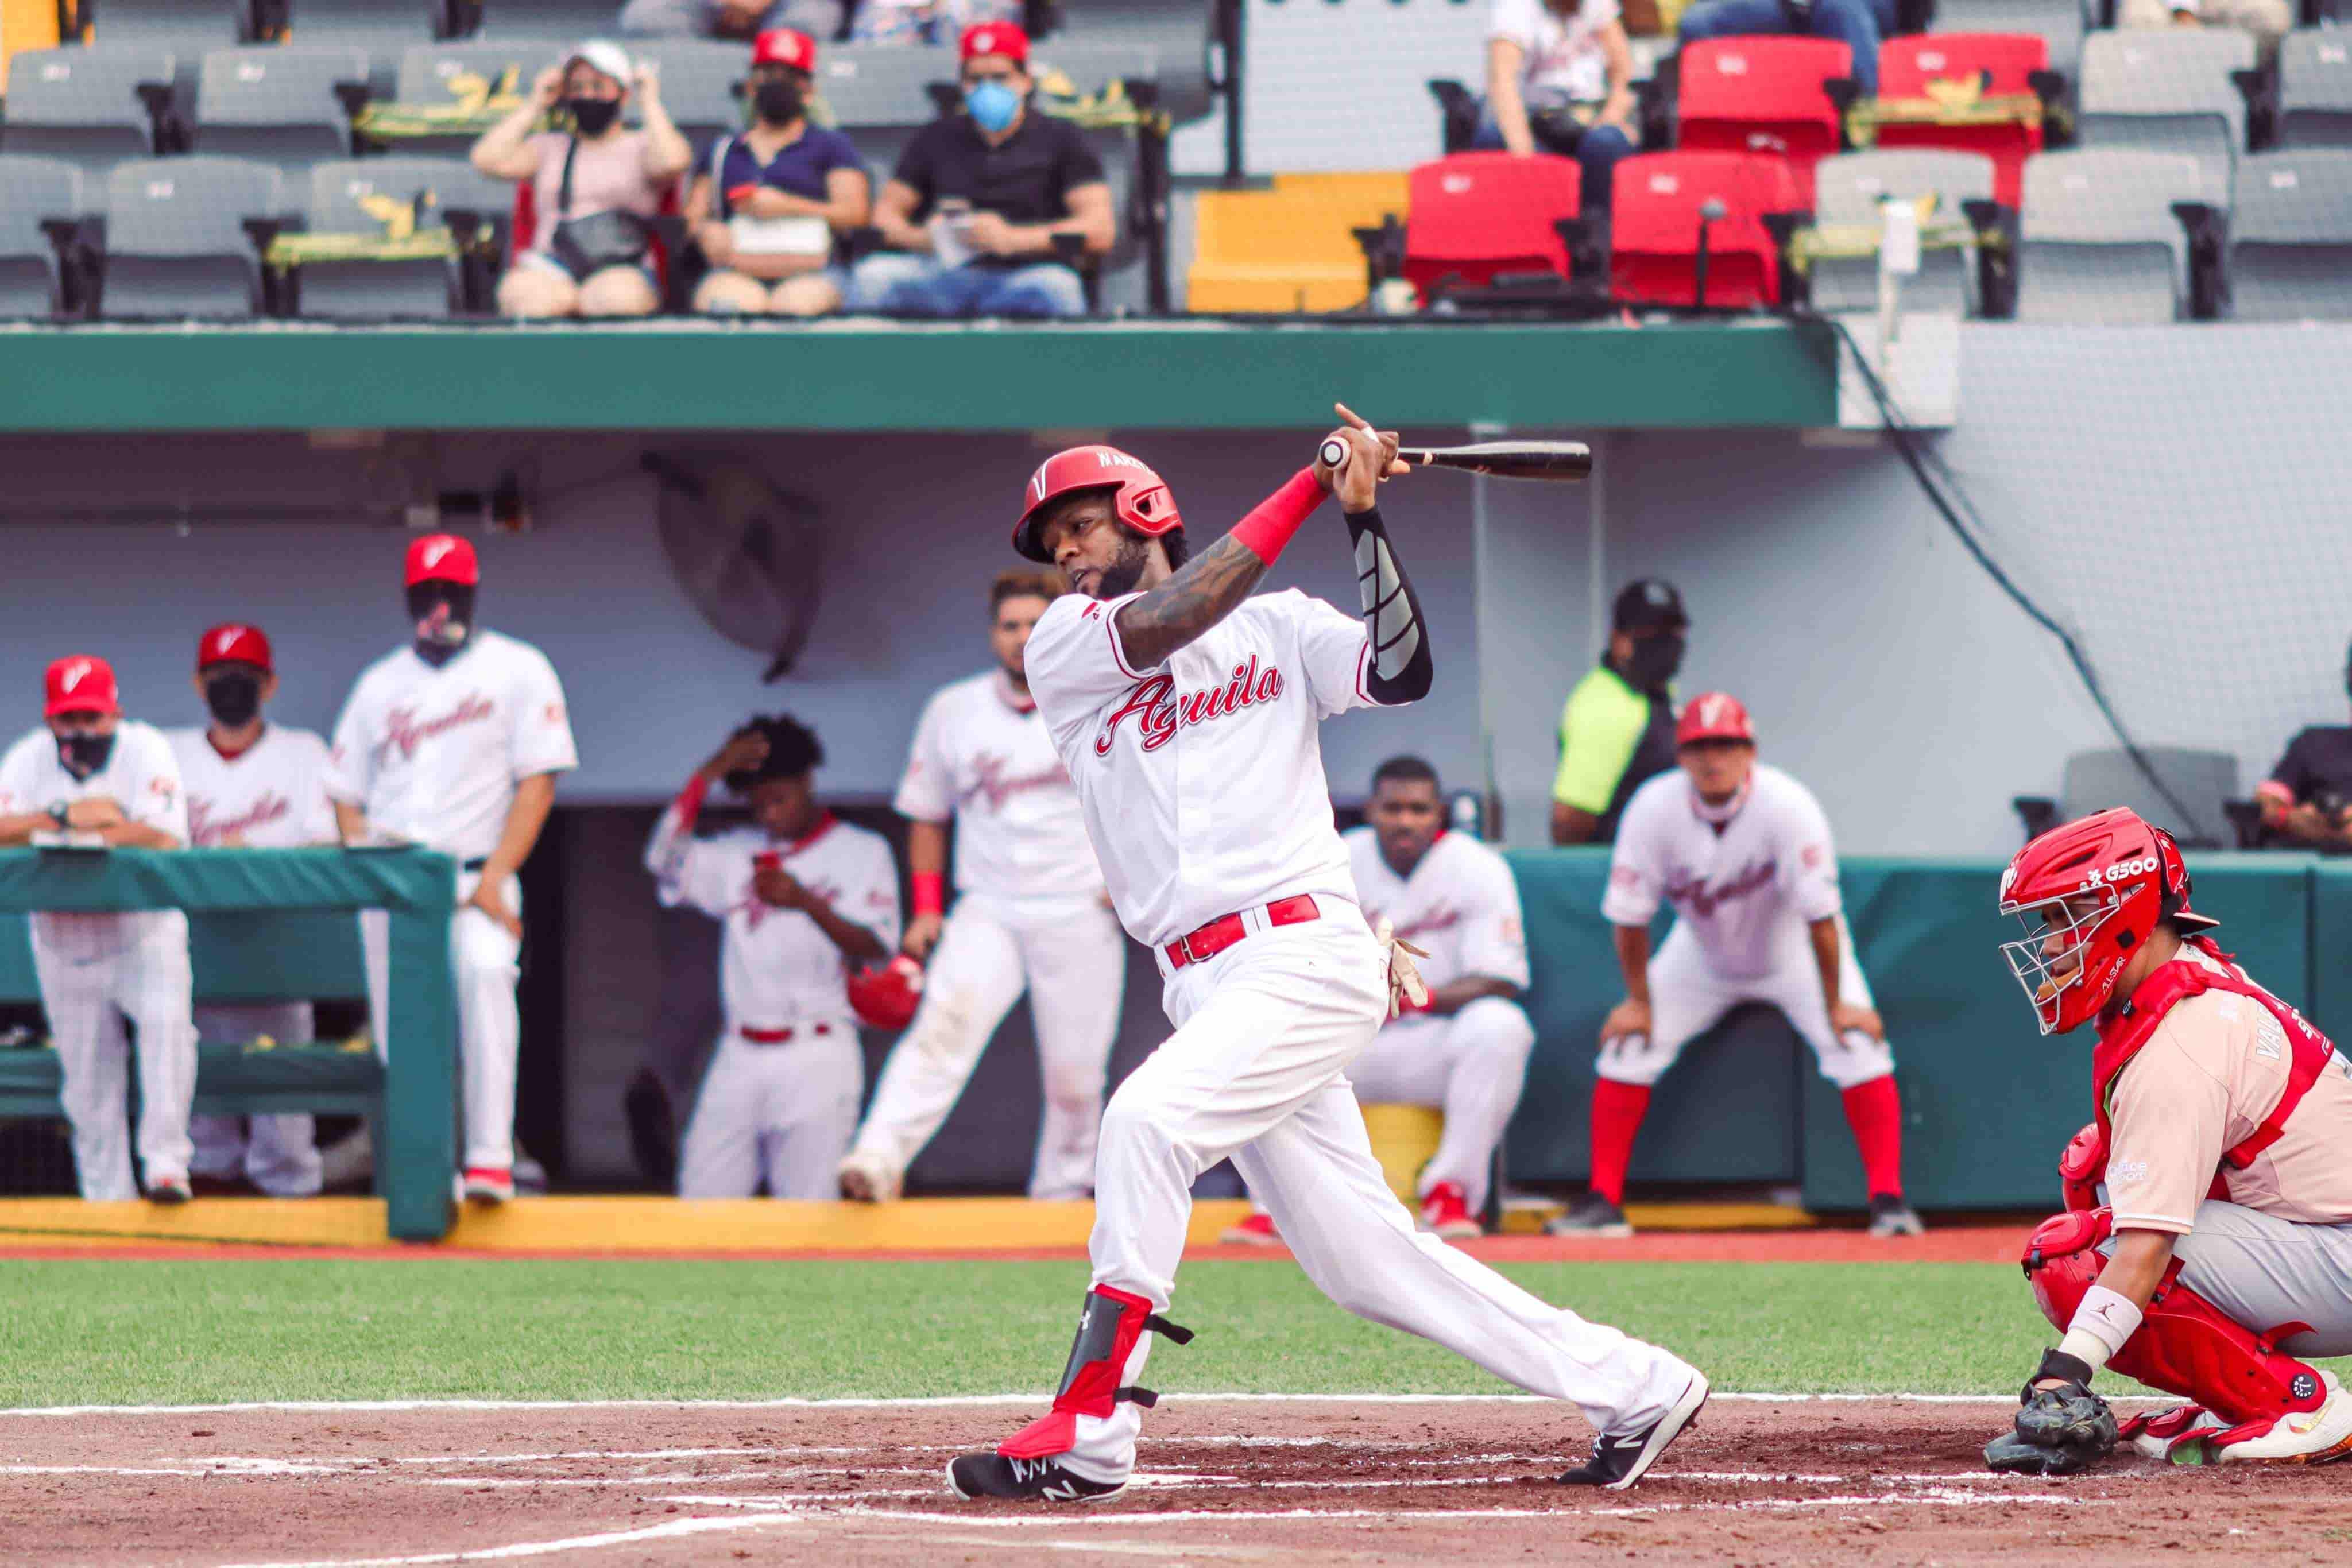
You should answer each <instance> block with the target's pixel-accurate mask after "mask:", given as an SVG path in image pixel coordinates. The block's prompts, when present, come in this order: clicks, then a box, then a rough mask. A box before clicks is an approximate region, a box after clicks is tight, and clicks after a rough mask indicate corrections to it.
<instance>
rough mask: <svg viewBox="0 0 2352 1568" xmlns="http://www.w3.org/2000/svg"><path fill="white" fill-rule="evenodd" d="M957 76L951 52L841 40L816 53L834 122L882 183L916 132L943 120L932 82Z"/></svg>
mask: <svg viewBox="0 0 2352 1568" xmlns="http://www.w3.org/2000/svg"><path fill="white" fill-rule="evenodd" d="M955 75H956V59H955V55H954V52H953V51H952V50H939V49H910V48H906V47H900V46H898V45H895V44H837V45H835V46H834V47H832V48H829V49H825V50H824V51H822V52H821V53H819V55H818V56H817V61H816V91H817V97H818V99H819V100H820V102H821V104H822V106H823V108H824V110H825V112H826V113H827V114H828V115H830V116H831V118H832V120H833V122H834V123H835V125H838V126H839V127H840V128H841V129H842V130H844V131H847V132H848V133H849V136H850V140H852V141H855V142H856V143H857V150H858V151H859V152H863V153H864V154H866V162H868V163H870V164H872V165H873V168H874V172H875V176H876V179H877V182H878V181H880V180H883V179H887V178H888V177H889V173H890V171H891V170H892V169H893V168H895V167H896V166H897V164H898V154H899V153H901V152H905V151H906V148H907V143H908V142H909V141H913V140H914V139H915V132H916V131H920V130H921V129H922V128H923V127H924V126H926V125H928V124H929V123H930V122H931V121H932V120H936V119H938V118H939V108H938V106H937V105H935V104H934V103H932V101H931V99H930V94H929V87H930V84H931V83H933V82H948V83H952V82H953V81H954V80H955Z"/></svg>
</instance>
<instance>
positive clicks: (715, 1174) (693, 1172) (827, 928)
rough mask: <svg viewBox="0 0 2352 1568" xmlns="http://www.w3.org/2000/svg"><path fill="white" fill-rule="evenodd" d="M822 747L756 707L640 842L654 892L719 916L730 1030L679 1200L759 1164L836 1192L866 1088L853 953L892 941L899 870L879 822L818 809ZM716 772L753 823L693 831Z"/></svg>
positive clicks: (858, 959) (728, 1187)
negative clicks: (871, 827) (816, 776)
mask: <svg viewBox="0 0 2352 1568" xmlns="http://www.w3.org/2000/svg"><path fill="white" fill-rule="evenodd" d="M823 761H824V751H823V749H822V748H821V747H819V746H818V744H817V738H816V737H815V736H814V735H813V734H811V733H810V732H809V730H808V728H807V727H806V726H804V725H802V724H800V723H799V722H798V721H796V720H794V719H793V718H791V717H789V716H777V717H775V718H761V719H754V720H752V721H751V724H749V725H747V726H746V727H743V728H742V729H740V730H738V731H736V732H735V734H734V735H732V736H730V737H729V738H728V741H727V744H726V745H724V746H722V747H719V751H718V753H717V754H716V755H715V756H713V757H712V758H710V760H709V761H708V762H706V763H704V764H703V765H702V767H701V768H698V770H697V771H696V773H695V775H694V777H693V778H691V779H688V780H687V781H686V788H685V789H682V790H680V791H679V792H678V797H677V800H673V801H671V802H670V805H669V809H668V810H666V811H664V812H663V813H662V814H661V820H660V821H657V822H656V823H655V824H654V831H653V837H652V838H651V839H650V840H648V841H646V870H647V871H650V872H652V873H654V878H655V883H656V887H657V889H658V891H659V894H660V897H661V901H662V903H663V904H668V905H671V906H675V905H677V904H691V905H693V906H694V907H695V908H697V909H699V910H701V911H702V912H703V913H704V914H705V915H710V916H711V917H712V918H714V919H717V920H722V921H724V922H726V936H725V937H724V939H723V940H722V941H721V943H720V945H719V998H720V1000H721V1001H722V1003H723V1004H724V1007H725V1017H726V1028H725V1031H724V1032H723V1033H721V1034H720V1036H719V1043H718V1045H717V1046H716V1048H714V1049H713V1051H711V1054H710V1065H709V1068H708V1069H707V1070H706V1071H704V1073H703V1078H702V1092H701V1093H700V1094H698V1096H696V1099H695V1105H694V1115H693V1117H692V1119H691V1120H689V1121H688V1123H687V1126H686V1141H685V1144H684V1145H683V1147H682V1148H681V1149H680V1151H679V1155H678V1166H677V1195H678V1196H679V1197H751V1195H752V1194H753V1193H754V1192H756V1191H757V1190H758V1189H759V1186H760V1183H761V1178H762V1177H764V1178H765V1179H766V1181H767V1184H768V1195H769V1196H770V1197H800V1198H829V1197H833V1196H835V1188H834V1180H835V1177H834V1170H835V1166H837V1165H839V1163H840V1161H841V1155H842V1151H843V1150H844V1149H845V1148H847V1147H848V1146H849V1134H850V1133H851V1131H852V1130H853V1129H855V1128H856V1125H857V1101H858V1097H859V1096H860V1095H861V1094H863V1093H864V1092H865V1091H866V1059H865V1056H864V1054H863V1053H862V1051H861V1050H860V1048H859V1045H858V1037H857V1021H856V1019H854V1018H853V1017H851V1016H850V1009H849V991H848V982H849V966H850V965H852V964H853V963H855V964H866V963H871V962H873V961H875V960H877V959H880V958H884V957H887V956H888V955H889V952H890V949H891V947H892V946H893V945H894V944H896V943H897V941H898V867H897V865H896V864H894V863H893V862H892V861H891V859H890V845H889V842H888V841H887V840H886V839H884V838H883V837H882V836H881V835H880V834H879V833H872V832H868V831H866V830H865V829H864V828H860V827H855V826H852V825H851V824H850V823H847V822H844V821H839V820H837V819H836V818H835V816H834V815H833V813H832V812H830V811H827V810H824V809H823V808H821V807H820V806H818V804H817V802H816V795H815V793H814V789H813V787H812V780H811V778H810V776H811V775H812V774H813V773H814V771H815V770H816V768H817V765H818V764H819V763H821V762H823ZM721 781H724V782H725V783H727V784H728V786H729V787H730V789H734V790H735V791H736V792H737V793H738V794H740V795H743V796H745V797H746V798H748V800H750V802H751V821H749V822H747V823H744V824H743V825H741V826H740V827H736V828H730V829H729V830H727V831H724V832H720V833H715V834H713V835H712V836H710V837H709V838H707V839H698V838H696V837H695V836H694V824H695V822H696V821H697V819H698V818H699V817H700V815H701V812H702V802H703V799H704V797H705V796H707V795H708V794H709V791H710V787H711V786H712V785H713V784H717V783H719V782H721Z"/></svg>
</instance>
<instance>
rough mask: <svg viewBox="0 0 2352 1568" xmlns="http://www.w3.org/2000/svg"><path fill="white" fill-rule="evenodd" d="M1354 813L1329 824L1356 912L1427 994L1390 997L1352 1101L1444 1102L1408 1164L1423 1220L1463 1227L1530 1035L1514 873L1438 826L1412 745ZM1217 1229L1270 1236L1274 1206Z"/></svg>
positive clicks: (1435, 800) (1428, 780) (1435, 803)
mask: <svg viewBox="0 0 2352 1568" xmlns="http://www.w3.org/2000/svg"><path fill="white" fill-rule="evenodd" d="M1364 815H1365V817H1366V819H1367V821H1366V822H1365V823H1364V825H1363V826H1362V827H1360V828H1356V829H1352V830H1350V831H1348V832H1346V833H1343V834H1342V835H1340V837H1341V839H1342V840H1343V841H1345V842H1346V844H1347V846H1348V863H1349V870H1350V871H1351V872H1352V873H1354V876H1355V879H1356V892H1357V894H1359V895H1360V897H1361V899H1362V901H1363V908H1364V914H1365V916H1366V917H1367V918H1369V919H1370V920H1372V921H1374V922H1376V923H1377V922H1378V921H1381V920H1386V921H1388V922H1389V923H1390V925H1391V927H1392V928H1393V933H1394V935H1395V936H1396V937H1397V938H1398V939H1399V940H1400V941H1405V942H1410V943H1412V944H1413V945H1414V946H1416V947H1419V948H1421V949H1423V956H1422V957H1421V959H1420V961H1419V962H1418V963H1417V964H1416V965H1415V966H1414V967H1416V968H1418V969H1419V970H1420V971H1421V977H1422V980H1423V983H1424V984H1425V985H1426V986H1427V987H1428V990H1429V995H1428V998H1427V999H1426V1000H1425V1001H1423V1002H1422V1003H1420V1004H1419V1005H1417V1006H1408V1007H1407V1008H1405V1009H1401V1011H1400V1014H1399V1016H1398V1017H1397V1018H1396V1019H1393V1020H1391V1022H1390V1023H1389V1025H1388V1026H1387V1027H1386V1028H1384V1029H1382V1030H1381V1032H1380V1036H1379V1038H1378V1039H1376V1040H1373V1041H1372V1044H1371V1047H1370V1049H1369V1050H1368V1051H1365V1052H1364V1054H1363V1055H1361V1056H1360V1057H1358V1058H1357V1059H1356V1061H1355V1064H1354V1065H1353V1066H1351V1067H1349V1069H1348V1076H1349V1079H1350V1080H1351V1081H1353V1082H1354V1083H1355V1085H1356V1098H1357V1099H1358V1100H1359V1101H1360V1102H1362V1103H1368V1104H1402V1105H1436V1106H1442V1107H1443V1108H1444V1112H1445V1133H1444V1137H1443V1138H1442V1139H1441V1140H1440V1141H1439V1143H1438V1145H1437V1152H1436V1153H1435V1154H1434V1155H1431V1156H1430V1159H1429V1163H1428V1164H1427V1165H1425V1166H1423V1167H1422V1171H1421V1178H1420V1185H1419V1188H1418V1191H1419V1197H1420V1199H1421V1223H1422V1228H1423V1229H1426V1230H1430V1231H1433V1232H1434V1233H1435V1234H1437V1235H1439V1236H1443V1237H1446V1238H1448V1239H1455V1238H1461V1237H1468V1236H1476V1235H1478V1234H1479V1233H1480V1232H1481V1230H1482V1229H1483V1227H1482V1226H1481V1225H1480V1224H1479V1221H1478V1216H1479V1215H1480V1214H1481V1213H1482V1212H1484V1211H1485V1209H1486V1188H1487V1183H1488V1177H1489V1176H1490V1175H1491V1174H1492V1172H1493V1170H1494V1165H1495V1151H1496V1149H1497V1148H1498V1147H1500V1146H1501V1145H1502V1142H1503V1129H1504V1128H1505V1127H1506V1126H1507V1125H1509V1124H1510V1120H1511V1113H1512V1112H1514V1111H1516V1110H1517V1109H1518V1104H1519V1092H1520V1090H1521V1089H1523V1088H1525V1087H1526V1084H1527V1076H1528V1052H1529V1051H1533V1050H1534V1049H1535V1043H1536V1029H1535V1025H1534V1024H1533V1023H1531V1022H1529V1021H1528V1015H1527V1010H1526V1009H1523V1008H1521V1007H1520V1006H1519V1002H1518V997H1519V993H1520V992H1521V991H1524V990H1525V989H1527V987H1528V939H1527V932H1526V930H1525V928H1524V927H1523V925H1521V923H1520V919H1519V884H1518V883H1517V881H1515V880H1514V879H1513V878H1512V876H1511V868H1510V867H1509V866H1507V865H1506V864H1505V863H1504V862H1503V857H1502V856H1501V855H1498V854H1496V852H1494V851H1493V850H1490V849H1488V848H1487V847H1486V845H1485V844H1482V843H1480V842H1479V841H1477V840H1476V839H1474V838H1471V837H1468V836H1467V835H1465V834H1462V833H1450V832H1447V831H1445V797H1444V793H1443V792H1442V791H1441V790H1440V789H1439V788H1438V782H1437V770H1436V769H1435V768H1432V767H1431V766H1430V765H1429V764H1428V763H1427V762H1425V761H1423V760H1422V759H1421V758H1418V757H1393V758H1390V759H1389V760H1388V761H1386V762H1383V763H1381V765H1380V767H1379V768H1377V769H1376V770H1374V772H1373V774H1372V797H1371V802H1370V805H1369V806H1368V807H1366V809H1365V811H1364ZM1228 1237H1229V1239H1236V1240H1255V1239H1268V1240H1270V1239H1273V1237H1274V1224H1273V1218H1272V1217H1271V1216H1270V1215H1266V1214H1265V1213H1264V1211H1263V1210H1262V1209H1261V1210H1260V1211H1259V1212H1257V1213H1255V1214H1253V1215H1252V1216H1251V1217H1250V1219H1249V1220H1248V1221H1247V1222H1245V1223H1244V1224H1243V1225H1242V1226H1240V1227H1239V1228H1237V1232H1229V1233H1228Z"/></svg>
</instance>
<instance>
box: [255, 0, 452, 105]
mask: <svg viewBox="0 0 2352 1568" xmlns="http://www.w3.org/2000/svg"><path fill="white" fill-rule="evenodd" d="M445 11H446V5H444V4H443V3H442V0H292V10H291V12H290V14H289V16H288V18H287V23H286V37H285V41H286V42H287V43H289V44H296V45H299V46H300V47H304V48H326V47H332V48H344V49H359V50H362V51H363V52H364V53H365V54H366V55H367V57H368V61H369V66H370V75H369V81H370V83H371V85H373V87H374V89H375V90H376V91H377V92H378V93H379V94H383V95H389V94H390V93H391V91H392V90H393V78H394V71H395V70H396V69H397V68H398V67H399V65H400V56H401V51H403V50H404V49H406V48H408V47H410V46H411V45H414V44H425V43H430V42H432V41H433V38H434V36H435V32H436V25H437V23H438V22H439V20H440V18H441V16H442V15H443V13H444V12H445Z"/></svg>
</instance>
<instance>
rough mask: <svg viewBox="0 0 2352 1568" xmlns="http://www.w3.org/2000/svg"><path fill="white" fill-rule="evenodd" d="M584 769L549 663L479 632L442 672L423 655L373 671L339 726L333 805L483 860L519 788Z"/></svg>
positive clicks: (382, 827)
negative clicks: (549, 775)
mask: <svg viewBox="0 0 2352 1568" xmlns="http://www.w3.org/2000/svg"><path fill="white" fill-rule="evenodd" d="M579 765H580V754H579V751H578V750H577V748H576V747H574V746H573V745H572V721H571V719H570V717H569V716H568V715H567V714H566V713H565V710H564V706H563V686H562V683H561V682H559V681H558V680H557V679H556V678H555V667H554V666H553V665H551V664H549V663H548V662H547V656H546V655H545V654H544V653H541V652H540V651H539V650H538V649H536V648H534V647H532V646H531V645H530V643H519V642H517V641H515V639H513V638H511V637H506V636H501V635H499V633H498V632H475V633H474V637H473V640H472V642H470V643H468V644H467V646H466V648H465V649H464V650H463V651H462V652H460V653H458V654H457V657H456V658H454V659H451V660H449V661H448V662H447V663H446V664H443V665H442V666H441V667H440V668H439V669H437V670H436V669H435V668H434V667H433V666H432V665H430V664H426V663H425V661H424V660H422V659H420V658H418V657H417V656H416V651H415V649H413V648H403V649H401V650H400V651H399V652H397V653H388V654H386V655H385V656H384V657H383V658H381V659H378V660H377V661H376V662H375V663H374V664H370V665H369V666H368V667H367V669H366V671H365V672H364V673H362V674H361V676H360V678H359V684H358V685H354V686H353V687H352V695H351V697H350V699H349V700H348V701H346V702H345V703H344V704H343V716H342V717H341V718H340V719H338V720H337V721H336V723H335V745H334V750H333V751H332V753H331V761H330V767H329V769H328V774H327V793H328V794H329V795H330V796H331V797H332V798H333V799H335V800H341V801H342V802H344V803H345V804H346V805H352V806H358V807H360V808H361V809H362V810H365V811H366V812H367V818H368V825H369V826H370V827H372V828H373V829H375V830H376V831H379V832H385V833H392V834H396V835H397V836H399V837H401V838H404V839H408V840H411V841H415V842H416V843H420V844H423V845H425V847H426V848H428V849H436V850H439V851H441V852H443V853H445V854H450V855H455V856H456V857H457V859H458V860H460V861H470V860H479V859H481V858H482V857H483V856H485V855H487V854H488V853H489V852H491V851H492V850H493V849H496V848H497V847H498V842H499V831H500V830H502V829H503V828H504V827H505V826H506V820H507V810H508V809H509V807H511V806H512V805H513V804H514V795H515V784H516V783H517V781H519V780H520V779H528V778H530V777H531V776H532V775H534V774H539V773H560V772H562V771H564V770H565V769H567V768H576V767H578V766H579Z"/></svg>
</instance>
